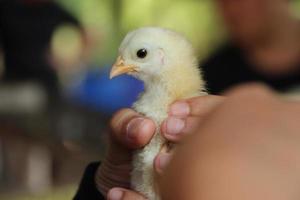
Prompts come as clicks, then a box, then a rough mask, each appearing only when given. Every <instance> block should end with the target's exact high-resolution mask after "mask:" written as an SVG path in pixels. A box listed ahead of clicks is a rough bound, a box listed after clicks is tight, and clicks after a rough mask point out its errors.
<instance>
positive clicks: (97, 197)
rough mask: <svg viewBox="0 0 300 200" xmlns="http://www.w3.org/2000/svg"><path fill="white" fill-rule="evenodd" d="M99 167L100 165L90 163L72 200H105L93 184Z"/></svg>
mask: <svg viewBox="0 0 300 200" xmlns="http://www.w3.org/2000/svg"><path fill="white" fill-rule="evenodd" d="M99 165H100V163H91V164H90V165H89V166H88V167H87V168H86V170H85V172H84V175H83V178H82V180H81V183H80V185H79V188H78V190H77V193H76V195H75V197H74V199H73V200H105V198H104V196H103V195H102V194H101V193H100V192H99V191H98V190H97V188H96V184H95V174H96V171H97V168H98V167H99Z"/></svg>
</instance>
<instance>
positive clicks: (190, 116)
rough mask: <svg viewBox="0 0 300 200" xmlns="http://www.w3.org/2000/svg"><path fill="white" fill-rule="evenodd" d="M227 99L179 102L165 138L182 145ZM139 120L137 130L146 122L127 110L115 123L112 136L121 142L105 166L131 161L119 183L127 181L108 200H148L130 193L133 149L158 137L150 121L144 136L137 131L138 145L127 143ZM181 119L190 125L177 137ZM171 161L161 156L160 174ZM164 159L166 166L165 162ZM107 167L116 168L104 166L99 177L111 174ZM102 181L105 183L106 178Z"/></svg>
mask: <svg viewBox="0 0 300 200" xmlns="http://www.w3.org/2000/svg"><path fill="white" fill-rule="evenodd" d="M223 99H224V98H223V97H219V96H203V97H195V98H192V99H188V100H181V101H178V102H175V103H174V104H173V105H172V106H171V107H170V112H169V118H168V119H167V120H166V121H165V122H164V123H163V126H162V128H161V129H162V133H163V135H164V136H165V137H166V139H168V140H170V141H172V142H174V143H178V142H179V141H180V140H181V138H182V137H183V136H184V135H185V134H188V132H189V131H191V130H192V129H193V128H195V127H196V124H197V123H198V122H199V121H200V120H201V118H202V117H204V116H205V115H206V114H207V113H209V112H210V111H211V110H213V108H214V107H215V106H217V105H218V104H219V103H220V102H221V101H222V100H223ZM124 115H125V117H124ZM120 118H121V119H120ZM136 118H138V119H139V120H138V121H137V123H134V124H135V125H134V126H139V125H138V124H139V123H140V120H142V119H143V118H142V117H141V116H139V115H138V114H137V113H135V112H133V111H132V110H123V111H120V112H119V113H117V114H116V115H115V117H114V118H113V120H112V123H111V126H112V129H113V131H112V136H114V135H117V138H119V139H117V141H118V142H114V141H116V139H113V138H114V137H113V138H112V141H113V142H114V143H115V144H114V145H113V146H111V147H110V151H115V153H111V154H108V155H107V156H106V159H105V161H104V164H106V160H111V159H112V160H114V159H116V158H117V163H119V161H118V160H120V159H124V158H127V160H126V161H125V163H126V166H127V167H126V168H123V169H121V171H125V173H124V174H123V175H120V176H118V179H119V180H123V181H122V183H121V182H119V181H115V182H114V183H112V184H111V185H110V187H109V188H112V187H118V188H113V189H112V190H110V192H109V193H108V199H117V197H118V199H135V198H138V199H144V197H143V196H141V195H140V194H138V193H136V192H133V191H130V190H128V188H129V180H130V177H129V174H130V171H131V155H132V149H135V148H139V147H142V146H144V145H145V144H147V143H148V142H149V140H150V139H151V137H152V136H153V134H154V131H155V128H154V126H153V124H152V123H151V120H149V119H147V121H144V122H143V123H145V124H147V125H146V126H148V128H146V129H144V130H142V132H141V130H136V134H137V135H138V136H137V137H136V138H135V140H134V141H131V142H129V141H128V138H127V139H126V138H124V137H125V136H126V133H125V132H126V131H127V129H128V128H126V127H128V124H130V122H131V120H134V119H136ZM174 118H175V123H174V122H172V120H173V121H174ZM178 119H180V120H183V121H185V122H187V123H186V124H185V126H184V128H183V130H182V131H180V132H178V133H177V134H176V135H174V134H173V132H172V133H170V130H169V129H171V131H172V130H174V128H176V127H177V124H176V120H178ZM170 121H171V124H170ZM168 123H169V124H168ZM172 123H173V124H172ZM117 124H119V125H117ZM145 124H144V125H145ZM167 124H168V126H166V125H167ZM116 127H119V128H116ZM122 127H123V128H122ZM124 127H125V128H124ZM149 127H150V128H149ZM134 129H135V128H134ZM132 145H133V146H132ZM120 148H121V149H120ZM124 152H125V155H124ZM116 156H117V157H116ZM170 157H171V154H161V155H159V156H158V157H157V159H156V162H155V163H157V164H158V165H159V166H158V167H156V169H157V171H158V172H161V171H162V170H161V167H160V165H161V164H165V165H166V164H167V160H169V159H170ZM164 159H165V162H164V161H163V160H164ZM123 161H124V160H123ZM111 162H112V161H110V163H111ZM114 163H115V162H114ZM106 166H107V167H110V168H112V166H110V165H109V164H106V165H104V166H103V164H102V168H100V169H102V170H100V172H101V173H100V175H101V176H98V177H103V176H104V175H105V174H107V173H108V172H107V170H105V168H106ZM162 167H163V166H162ZM114 171H120V169H116V170H114ZM113 173H115V172H111V173H108V174H113ZM99 180H102V178H101V179H99ZM109 180H110V179H109ZM104 182H105V181H102V182H100V183H101V184H102V185H103V183H104ZM124 183H125V184H124ZM106 187H107V186H106ZM122 187H123V188H122ZM100 188H102V186H101V187H100ZM124 188H127V189H124ZM104 191H108V189H104ZM110 196H111V198H110Z"/></svg>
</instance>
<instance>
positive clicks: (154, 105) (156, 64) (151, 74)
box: [110, 27, 206, 200]
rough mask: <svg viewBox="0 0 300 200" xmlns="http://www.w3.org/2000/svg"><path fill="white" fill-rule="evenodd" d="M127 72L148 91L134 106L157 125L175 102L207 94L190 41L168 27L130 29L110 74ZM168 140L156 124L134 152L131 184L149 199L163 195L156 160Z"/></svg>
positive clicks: (154, 199) (152, 199)
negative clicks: (141, 145)
mask: <svg viewBox="0 0 300 200" xmlns="http://www.w3.org/2000/svg"><path fill="white" fill-rule="evenodd" d="M124 73H126V74H129V75H132V76H134V77H136V78H138V79H140V80H142V81H143V82H144V85H145V91H144V92H143V93H142V94H141V95H140V97H139V99H138V101H136V102H135V103H134V105H133V109H134V110H135V111H137V112H139V113H141V114H143V115H145V116H146V117H149V118H151V119H152V120H153V121H154V122H155V123H156V125H157V127H159V126H160V124H161V123H162V121H163V120H164V119H165V118H166V117H167V112H168V107H169V105H170V104H171V103H172V102H174V101H176V100H179V99H185V98H190V97H193V96H199V95H205V94H206V93H205V83H204V81H203V79H202V76H201V73H200V70H199V68H198V62H197V58H196V56H195V52H194V49H193V47H192V45H191V43H190V42H188V41H187V40H186V39H185V37H183V36H182V35H180V34H178V33H176V32H174V31H171V30H168V29H163V28H157V27H145V28H140V29H137V30H134V31H132V32H130V33H128V34H127V36H126V37H125V39H124V40H123V42H122V43H121V46H120V48H119V57H118V59H117V61H116V63H115V64H114V65H113V67H112V69H111V73H110V78H113V77H115V76H118V75H121V74H124ZM165 144H166V141H165V140H164V138H163V137H162V136H161V134H160V129H159V128H157V130H156V134H155V136H154V137H153V138H152V140H151V141H150V143H149V144H148V145H147V146H145V147H144V148H143V149H140V150H138V151H136V152H135V154H134V158H133V171H132V174H131V184H132V188H133V189H135V190H136V191H138V192H140V193H141V194H144V195H145V196H146V197H147V198H148V199H149V200H159V199H160V198H159V195H158V191H157V189H156V187H155V185H156V183H155V176H154V170H153V161H154V158H155V157H156V155H157V154H158V153H159V152H160V151H161V149H162V147H163V146H164V145H165Z"/></svg>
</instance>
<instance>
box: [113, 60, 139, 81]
mask: <svg viewBox="0 0 300 200" xmlns="http://www.w3.org/2000/svg"><path fill="white" fill-rule="evenodd" d="M137 71H138V70H137V67H136V66H135V65H125V64H124V60H123V59H122V57H121V56H119V57H118V59H117V61H116V63H115V64H114V65H113V67H112V69H111V71H110V79H112V78H114V77H116V76H119V75H121V74H125V73H129V72H137Z"/></svg>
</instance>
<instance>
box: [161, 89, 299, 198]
mask: <svg viewBox="0 0 300 200" xmlns="http://www.w3.org/2000/svg"><path fill="white" fill-rule="evenodd" d="M227 97H228V98H227V99H226V101H224V102H223V103H222V104H221V105H219V106H218V108H217V109H215V110H214V111H213V112H211V113H209V114H208V115H207V116H206V118H205V119H204V120H203V121H202V122H201V125H200V126H199V128H198V129H197V130H196V132H195V133H194V134H191V135H190V136H188V137H186V138H185V139H184V141H183V142H182V143H181V145H179V146H178V148H177V149H176V152H175V156H174V157H173V159H172V161H171V162H170V163H169V165H168V166H167V167H166V168H165V170H164V172H163V176H162V178H161V187H160V189H161V195H162V199H164V200H169V199H170V200H171V199H176V200H187V199H188V200H194V199H195V200H201V199H203V200H219V199H220V200H221V199H222V200H241V199H243V200H248V199H249V200H250V199H251V200H252V199H257V200H260V199H261V200H265V199H272V200H282V199H285V200H296V199H299V197H300V192H299V184H300V157H299V155H300V123H299V119H300V103H297V102H291V101H290V102H289V101H284V100H282V99H281V98H280V97H278V96H276V95H275V94H273V93H272V92H271V91H270V90H268V89H265V88H260V87H258V88H257V87H253V86H247V87H242V88H239V89H235V90H234V91H232V92H230V93H228V94H227ZM178 171H180V173H178Z"/></svg>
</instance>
